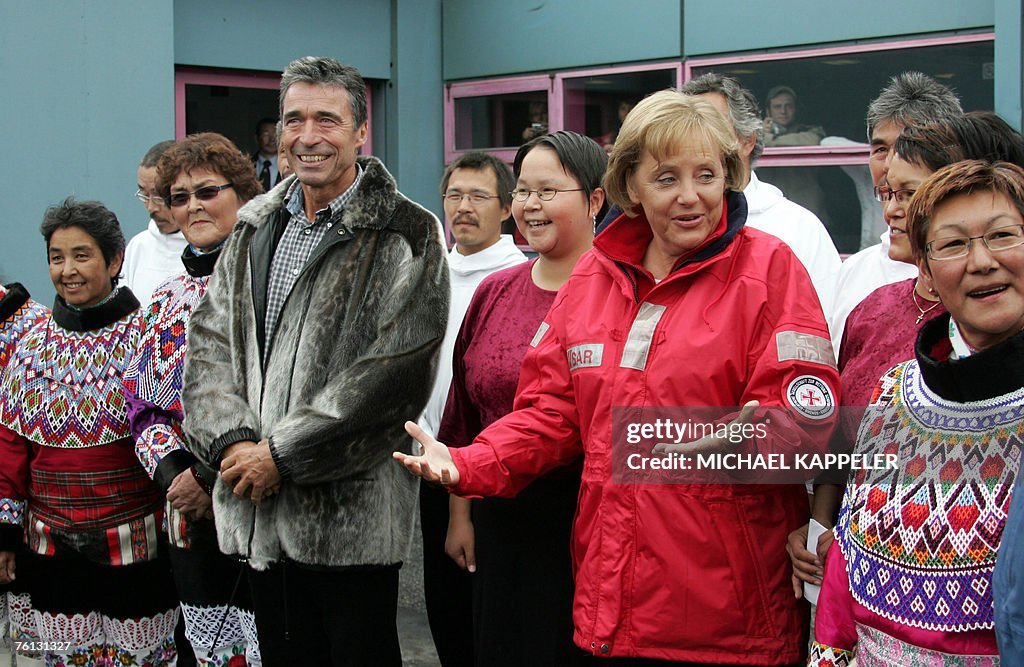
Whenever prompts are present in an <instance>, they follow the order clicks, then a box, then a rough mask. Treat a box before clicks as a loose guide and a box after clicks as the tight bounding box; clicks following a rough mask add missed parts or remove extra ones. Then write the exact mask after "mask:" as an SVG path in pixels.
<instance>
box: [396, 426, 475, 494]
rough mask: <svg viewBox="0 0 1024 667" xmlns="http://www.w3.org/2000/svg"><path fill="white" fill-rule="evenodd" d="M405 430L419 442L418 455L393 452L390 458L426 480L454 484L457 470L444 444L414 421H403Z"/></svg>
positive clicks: (457, 478) (446, 484)
mask: <svg viewBox="0 0 1024 667" xmlns="http://www.w3.org/2000/svg"><path fill="white" fill-rule="evenodd" d="M405 432H406V433H408V434H409V435H411V436H412V437H413V438H414V439H415V440H416V442H418V443H420V446H421V447H422V451H421V453H420V455H419V456H411V455H409V454H404V453H402V452H393V453H392V454H391V456H392V458H394V459H395V460H396V461H398V462H399V463H401V464H402V465H404V466H405V467H406V469H408V470H409V472H411V473H412V474H414V475H419V476H420V477H422V478H423V479H425V480H427V481H428V482H439V483H441V484H443V485H444V486H455V485H456V484H458V483H459V471H458V469H457V468H456V467H455V462H454V461H452V455H451V452H449V451H448V448H447V447H446V446H444V445H443V444H441V443H440V442H438V441H437V440H435V439H434V436H432V435H430V434H429V433H427V432H426V431H424V430H423V429H421V428H420V427H419V425H417V424H416V422H405Z"/></svg>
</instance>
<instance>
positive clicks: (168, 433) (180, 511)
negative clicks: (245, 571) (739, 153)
mask: <svg viewBox="0 0 1024 667" xmlns="http://www.w3.org/2000/svg"><path fill="white" fill-rule="evenodd" d="M157 190H158V191H159V192H160V193H161V194H162V195H163V196H164V197H165V198H166V200H167V203H168V205H169V207H170V213H171V216H172V217H173V219H174V222H175V223H176V224H177V225H178V227H179V228H180V229H181V232H182V234H184V236H185V239H186V240H187V241H188V246H187V247H186V248H185V251H184V252H183V253H182V258H181V261H182V263H183V265H184V266H183V268H184V270H185V273H183V274H181V275H179V276H176V277H174V278H171V279H170V280H168V281H166V282H165V283H164V284H163V285H161V286H160V287H158V288H157V290H156V291H155V292H154V294H153V303H152V305H150V307H149V308H148V309H147V310H146V314H145V321H144V330H143V334H142V340H141V341H140V343H139V346H138V348H137V350H136V351H135V354H134V357H133V359H132V362H131V364H130V366H129V368H128V372H127V373H126V375H125V388H126V395H127V399H128V406H129V408H128V412H129V416H130V418H131V431H132V436H133V437H134V439H135V451H136V454H137V455H138V458H139V461H141V463H142V465H143V467H144V468H145V470H146V472H147V473H148V474H149V476H150V477H151V478H152V479H153V480H154V481H155V482H156V483H157V484H158V485H159V487H160V489H161V491H162V492H163V494H164V498H165V511H166V517H167V520H166V526H167V533H168V536H169V538H170V555H171V563H172V565H173V569H174V581H175V584H176V586H177V589H178V596H179V599H180V600H181V611H182V614H183V616H184V619H185V631H186V636H187V638H188V640H189V642H190V643H191V645H192V647H191V648H192V650H194V652H195V655H196V659H197V660H198V661H199V664H202V665H234V664H236V663H237V664H240V665H244V664H246V660H248V662H249V664H259V660H260V654H259V645H258V643H257V640H256V626H255V622H254V620H253V615H252V611H251V605H250V604H249V602H248V601H249V596H248V587H247V586H246V585H245V583H244V582H242V583H241V584H239V585H238V586H237V589H238V590H237V592H236V594H235V598H234V599H232V598H231V595H232V589H233V588H235V585H236V583H237V582H238V578H239V572H240V569H239V568H240V566H239V563H238V562H237V561H235V560H232V559H230V558H228V557H227V556H225V555H223V554H221V553H220V550H219V549H218V548H217V533H216V529H215V527H214V517H213V510H212V500H211V497H210V494H211V490H212V488H213V484H214V482H215V481H216V478H217V471H216V470H213V469H211V468H210V467H208V466H207V465H205V464H204V463H202V462H201V461H199V459H197V458H196V457H195V456H194V455H193V454H192V453H191V452H190V451H189V448H188V443H187V442H186V441H185V438H184V437H183V435H182V431H181V422H182V418H183V413H182V407H181V374H182V371H183V369H184V365H185V356H186V353H187V351H188V347H187V343H186V339H185V333H186V331H187V329H188V320H189V317H190V316H191V315H192V311H193V310H195V308H196V306H197V305H198V304H199V302H200V300H201V299H202V298H203V295H204V294H205V293H206V287H207V285H208V283H209V280H210V275H211V274H212V273H213V268H214V265H215V264H216V262H217V258H218V257H219V256H220V251H221V248H222V247H223V246H224V243H225V242H226V241H227V238H228V236H229V235H230V234H231V230H232V228H233V227H234V225H235V221H236V220H237V218H238V210H239V208H241V206H242V205H243V204H244V203H245V202H247V201H249V200H250V199H252V198H253V197H254V196H256V195H257V194H258V193H259V192H260V190H261V188H260V185H259V181H257V180H256V171H255V168H254V167H253V163H252V160H250V159H249V158H248V157H247V156H246V155H244V154H243V153H242V152H241V151H239V150H238V148H236V147H235V145H234V144H233V143H231V141H229V140H228V139H227V138H225V137H223V136H221V135H219V134H215V133H212V132H206V133H202V134H195V135H191V136H188V137H186V138H184V139H182V140H180V141H178V142H177V143H175V144H174V145H173V146H171V147H170V148H169V149H168V150H167V152H166V153H164V155H163V157H161V158H160V162H159V164H158V165H157ZM179 648H180V649H181V650H186V648H185V647H179Z"/></svg>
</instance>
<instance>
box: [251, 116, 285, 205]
mask: <svg viewBox="0 0 1024 667" xmlns="http://www.w3.org/2000/svg"><path fill="white" fill-rule="evenodd" d="M256 145H257V146H259V148H258V149H257V151H256V153H255V155H253V163H254V164H255V165H256V176H257V178H259V181H260V183H262V184H263V191H264V192H270V188H272V187H273V186H275V185H277V184H278V182H280V180H281V173H280V171H279V170H278V168H277V120H275V119H273V118H261V119H260V121H259V122H258V123H256Z"/></svg>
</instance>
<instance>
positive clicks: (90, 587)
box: [0, 198, 178, 665]
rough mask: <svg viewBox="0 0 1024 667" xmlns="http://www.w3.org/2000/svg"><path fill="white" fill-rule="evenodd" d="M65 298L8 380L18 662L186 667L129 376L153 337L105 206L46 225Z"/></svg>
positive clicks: (9, 533) (3, 423) (3, 384)
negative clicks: (139, 450) (140, 455)
mask: <svg viewBox="0 0 1024 667" xmlns="http://www.w3.org/2000/svg"><path fill="white" fill-rule="evenodd" d="M40 231H41V232H42V234H43V238H44V239H45V241H46V252H47V258H48V261H49V266H50V279H51V280H52V281H53V285H54V287H55V288H56V290H57V297H56V299H55V300H54V305H53V311H52V313H51V314H50V316H49V317H47V318H46V319H44V320H43V321H42V322H40V323H39V324H37V325H36V326H34V327H33V328H32V329H30V330H29V331H28V332H27V333H26V334H25V335H24V336H23V337H22V339H21V341H20V342H19V343H18V345H17V347H16V348H15V350H14V352H13V353H12V354H11V357H10V359H9V361H8V365H7V369H6V371H5V372H4V375H3V380H2V381H0V461H2V462H3V463H2V465H0V582H3V581H9V580H12V579H13V590H12V594H11V595H10V596H9V599H10V602H11V626H12V636H13V638H14V639H15V640H17V641H18V643H17V644H16V645H15V652H16V654H17V656H18V661H19V664H21V663H22V662H24V663H25V664H35V661H36V660H40V661H42V663H45V664H47V665H71V664H81V665H85V664H125V665H128V664H139V665H141V664H150V665H173V664H175V658H176V649H175V644H174V637H173V635H174V628H175V625H176V623H177V620H178V609H177V606H178V605H177V600H176V598H175V594H174V585H173V583H172V580H171V573H170V569H169V563H168V558H167V555H166V551H165V548H166V547H165V544H166V543H165V541H164V540H162V539H161V537H160V535H159V531H160V523H161V520H162V516H163V512H162V509H161V503H160V493H159V489H158V488H157V486H156V485H155V484H153V482H152V480H150V479H149V478H148V477H147V476H146V473H145V471H144V470H143V469H142V467H141V466H140V465H139V462H138V460H136V458H135V449H134V447H133V442H132V438H131V434H130V432H129V426H128V417H127V413H126V403H125V392H124V387H123V384H122V377H123V374H124V371H125V369H126V368H127V366H128V360H129V358H130V356H131V353H132V351H133V350H134V349H135V345H136V344H137V342H138V340H139V337H140V335H141V333H142V318H141V313H140V312H139V302H138V300H137V299H136V298H135V296H134V295H133V294H132V293H131V291H130V290H129V289H127V288H126V287H118V286H117V281H118V274H119V273H120V271H121V263H122V260H123V258H124V248H125V241H124V236H123V234H122V232H121V227H120V225H119V224H118V221H117V218H116V217H115V216H114V214H113V213H112V212H111V211H109V210H108V209H107V208H106V207H104V206H103V205H102V204H100V203H99V202H91V201H82V202H77V201H74V200H73V199H70V198H69V199H67V200H65V201H64V202H63V203H62V204H60V205H57V206H53V207H51V208H49V209H47V211H46V213H45V214H44V216H43V222H42V225H41V227H40Z"/></svg>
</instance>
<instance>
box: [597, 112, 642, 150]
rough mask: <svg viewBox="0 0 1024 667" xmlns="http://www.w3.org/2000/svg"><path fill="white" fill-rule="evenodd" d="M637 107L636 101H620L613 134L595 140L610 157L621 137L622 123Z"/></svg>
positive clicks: (609, 133)
mask: <svg viewBox="0 0 1024 667" xmlns="http://www.w3.org/2000/svg"><path fill="white" fill-rule="evenodd" d="M635 106H636V99H633V98H627V99H622V100H619V103H618V105H617V106H616V108H615V114H616V121H615V127H613V128H612V130H611V132H608V133H606V134H602V135H601V136H600V137H598V138H597V139H595V140H594V141H596V142H597V143H598V144H599V145H600V146H601V147H602V148H604V152H605V153H607V154H608V155H611V154H612V149H613V148H614V147H615V139H616V138H617V137H618V136H619V128H620V127H622V122H623V121H624V120H626V116H628V115H629V112H630V111H632V110H633V107H635Z"/></svg>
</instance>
